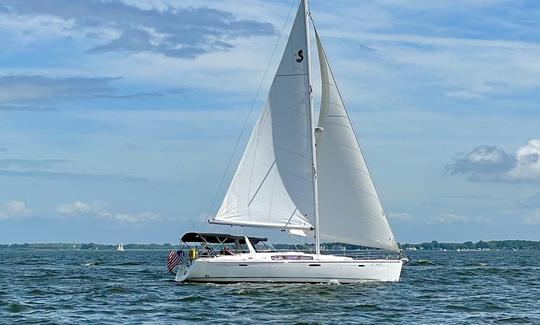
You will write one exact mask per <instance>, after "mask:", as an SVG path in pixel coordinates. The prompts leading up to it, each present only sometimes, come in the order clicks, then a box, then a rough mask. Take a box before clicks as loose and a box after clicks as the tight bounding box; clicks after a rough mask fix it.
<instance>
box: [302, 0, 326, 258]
mask: <svg viewBox="0 0 540 325" xmlns="http://www.w3.org/2000/svg"><path fill="white" fill-rule="evenodd" d="M302 1H303V2H304V8H305V14H304V18H305V26H306V42H307V43H306V44H307V48H306V53H307V55H306V60H307V62H306V63H307V67H308V96H309V126H310V128H311V161H312V167H313V204H314V211H315V254H316V255H317V256H319V255H320V254H321V243H320V238H319V186H318V185H317V151H316V150H317V148H316V147H317V144H316V142H315V125H314V123H313V121H314V118H313V115H314V112H313V98H312V96H311V94H312V86H311V53H310V52H311V51H310V44H309V43H310V42H309V41H310V40H309V20H308V16H309V15H311V13H310V11H309V7H308V0H302Z"/></svg>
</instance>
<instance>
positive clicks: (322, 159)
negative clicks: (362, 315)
mask: <svg viewBox="0 0 540 325" xmlns="http://www.w3.org/2000/svg"><path fill="white" fill-rule="evenodd" d="M315 35H316V38H317V50H318V54H319V63H320V68H321V79H322V98H321V111H320V116H319V124H318V125H319V127H320V128H321V129H322V132H317V166H318V168H317V170H318V173H317V174H318V188H319V214H320V224H319V225H318V226H319V231H320V236H321V239H322V240H327V241H336V242H342V243H349V244H356V245H362V246H367V247H376V248H383V249H388V250H396V251H397V250H399V248H398V246H397V244H396V241H395V239H394V235H393V234H392V230H390V226H389V225H388V221H387V220H386V217H385V214H384V210H383V207H382V205H381V202H380V200H379V196H378V195H377V191H376V190H375V186H374V185H373V181H372V179H371V175H370V173H369V170H368V168H367V165H366V162H365V160H364V156H363V154H362V151H361V149H360V145H359V144H358V140H357V138H356V135H355V133H354V129H353V127H352V124H351V121H350V119H349V116H348V114H347V111H346V109H345V105H344V103H343V100H342V98H341V95H340V93H339V89H338V86H337V83H336V80H335V79H334V76H333V74H332V70H331V69H330V66H329V63H328V60H327V58H326V54H325V52H324V49H323V46H322V43H321V40H320V38H319V35H318V34H317V33H315Z"/></svg>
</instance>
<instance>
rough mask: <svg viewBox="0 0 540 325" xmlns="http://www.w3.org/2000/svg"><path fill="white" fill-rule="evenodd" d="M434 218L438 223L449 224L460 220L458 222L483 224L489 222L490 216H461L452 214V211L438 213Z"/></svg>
mask: <svg viewBox="0 0 540 325" xmlns="http://www.w3.org/2000/svg"><path fill="white" fill-rule="evenodd" d="M435 220H436V221H438V222H440V223H446V224H451V223H456V222H460V223H471V222H472V223H483V224H489V223H491V219H490V218H486V217H482V216H477V217H467V216H462V215H458V214H453V213H443V214H440V215H439V216H437V217H436V218H435Z"/></svg>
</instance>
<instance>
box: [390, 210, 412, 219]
mask: <svg viewBox="0 0 540 325" xmlns="http://www.w3.org/2000/svg"><path fill="white" fill-rule="evenodd" d="M389 216H390V219H395V220H407V219H411V218H412V216H411V215H410V214H409V213H407V212H390V213H389Z"/></svg>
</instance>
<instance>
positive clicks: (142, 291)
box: [0, 250, 540, 324]
mask: <svg viewBox="0 0 540 325" xmlns="http://www.w3.org/2000/svg"><path fill="white" fill-rule="evenodd" d="M410 256H411V257H412V258H413V261H412V262H411V263H409V264H408V265H407V266H405V268H404V270H403V274H402V281H401V282H399V283H363V284H354V285H339V284H316V285H299V284H294V285H293V284H229V285H215V284H176V283H174V282H173V281H172V280H173V276H172V275H171V274H168V273H167V272H166V270H165V260H166V257H167V252H166V251H125V252H115V251H106V252H103V251H41V250H20V251H14V250H0V323H2V324H4V323H40V324H46V323H66V324H72V323H110V324H117V323H119V322H121V323H142V322H146V323H168V324H170V323H186V322H205V323H217V322H219V323H289V324H293V323H299V324H301V323H333V324H344V323H351V324H375V323H378V324H490V323H493V324H498V323H502V324H519V323H523V324H540V302H539V299H540V251H517V252H512V251H487V252H486V251H485V252H427V251H426V252H411V253H410Z"/></svg>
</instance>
